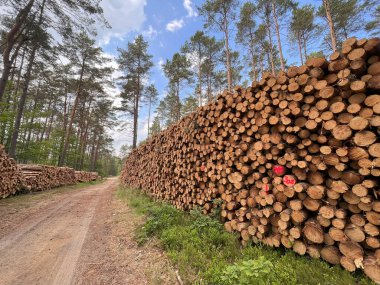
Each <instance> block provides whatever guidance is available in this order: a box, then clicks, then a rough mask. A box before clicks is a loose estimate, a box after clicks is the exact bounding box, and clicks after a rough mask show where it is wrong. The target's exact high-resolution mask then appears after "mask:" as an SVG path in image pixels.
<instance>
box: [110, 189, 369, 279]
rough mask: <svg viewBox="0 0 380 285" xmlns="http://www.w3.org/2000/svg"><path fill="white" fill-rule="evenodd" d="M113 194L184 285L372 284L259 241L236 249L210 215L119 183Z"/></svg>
mask: <svg viewBox="0 0 380 285" xmlns="http://www.w3.org/2000/svg"><path fill="white" fill-rule="evenodd" d="M117 196H118V198H119V199H120V200H122V201H125V202H126V203H127V204H128V205H129V206H130V207H131V208H133V209H134V211H135V212H136V213H138V214H140V215H146V217H147V219H146V222H145V224H144V225H143V226H142V227H140V228H138V229H137V230H136V239H137V241H138V242H139V243H140V244H144V243H145V242H146V241H148V240H149V239H151V238H158V240H159V241H160V244H161V246H162V248H163V249H164V250H165V251H166V254H167V256H168V257H169V259H170V260H171V261H172V262H173V264H174V265H175V266H176V267H177V268H178V270H179V274H180V276H181V278H182V279H183V281H184V283H185V284H195V285H196V284H198V285H201V284H212V285H246V284H247V285H248V284H254V285H256V284H263V285H264V284H286V285H292V284H294V285H295V284H297V285H298V284H307V285H314V284H315V285H317V284H321V285H322V284H323V285H325V284H334V285H335V284H336V285H348V284H374V283H372V282H371V281H370V280H369V279H368V278H366V277H365V276H364V275H363V274H362V273H355V274H350V273H349V272H348V271H345V270H344V269H342V268H341V267H340V266H330V265H329V264H327V263H326V262H323V261H321V260H315V259H312V258H310V257H308V256H299V255H297V254H295V253H294V252H293V251H290V250H282V249H272V248H270V247H267V246H264V245H261V244H251V245H249V246H247V247H242V246H241V244H240V242H239V239H238V236H237V235H235V234H231V233H227V232H226V231H224V229H223V224H222V223H221V222H220V221H219V220H218V219H217V218H216V217H213V216H205V215H202V214H201V212H200V211H199V210H192V211H190V212H189V213H187V212H183V211H179V210H177V209H175V208H174V207H172V206H170V205H168V204H166V203H163V202H155V201H153V200H152V199H150V198H149V197H148V196H147V195H145V194H144V193H143V192H142V191H139V190H131V189H126V188H123V187H119V189H118V192H117Z"/></svg>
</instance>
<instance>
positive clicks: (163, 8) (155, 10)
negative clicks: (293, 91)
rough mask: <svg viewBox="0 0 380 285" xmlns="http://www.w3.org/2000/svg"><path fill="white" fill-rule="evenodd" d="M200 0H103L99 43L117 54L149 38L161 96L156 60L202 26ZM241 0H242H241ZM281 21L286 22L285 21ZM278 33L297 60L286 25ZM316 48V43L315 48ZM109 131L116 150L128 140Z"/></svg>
mask: <svg viewBox="0 0 380 285" xmlns="http://www.w3.org/2000/svg"><path fill="white" fill-rule="evenodd" d="M203 2H204V1H202V0H103V2H102V6H103V8H104V12H105V17H106V19H107V20H108V21H109V23H110V24H111V26H112V29H109V30H104V29H99V35H98V40H99V44H100V45H101V46H102V47H103V49H104V51H105V52H106V53H107V54H108V55H109V56H110V57H112V56H117V48H118V47H121V48H126V47H127V43H128V42H129V41H133V39H134V38H135V37H136V36H137V35H138V34H142V35H143V36H144V38H145V39H146V40H147V41H148V42H149V52H150V54H152V55H153V62H154V65H155V66H154V67H153V68H152V70H151V74H150V81H151V82H153V83H154V84H155V85H156V88H157V89H158V91H159V93H160V98H163V97H164V95H165V88H166V86H167V80H166V78H165V76H164V75H163V73H162V70H161V68H160V64H161V63H162V62H164V61H165V60H166V59H170V58H171V57H172V56H173V54H174V53H176V52H178V51H179V50H180V48H181V46H182V45H183V44H184V43H185V41H186V40H188V39H189V38H190V37H191V36H192V35H193V34H194V33H195V32H196V31H197V30H200V29H203V19H202V17H200V16H198V15H197V13H198V12H197V8H196V7H197V6H201V5H202V3H203ZM241 2H244V1H243V0H241ZM299 2H300V4H313V5H320V4H321V2H322V1H320V0H318V1H309V0H302V1H299ZM238 10H239V9H237V11H238ZM283 24H284V25H286V22H285V23H283ZM326 27H327V25H326ZM235 32H236V31H235ZM209 34H210V35H215V36H216V37H217V38H219V39H222V35H220V34H216V33H215V32H209ZM281 36H282V42H283V51H284V55H285V58H287V60H288V64H299V62H298V53H297V49H296V46H293V47H292V46H289V44H288V43H289V41H288V40H287V35H286V28H284V29H283V30H282V33H281ZM274 41H276V39H274ZM232 49H233V50H235V49H238V50H239V51H240V52H242V51H243V49H242V47H240V46H235V44H234V33H233V35H232ZM319 49H320V46H319V43H318V44H317V45H316V48H315V50H319ZM115 66H116V65H115ZM115 76H117V73H116V74H115ZM245 79H246V78H245ZM190 91H191V89H185V90H184V92H183V94H182V97H184V96H186V95H189V92H190ZM112 93H114V94H113V96H116V94H117V90H113V91H112ZM116 101H117V100H116ZM140 112H141V113H140V122H139V135H138V138H139V141H141V140H143V139H145V138H146V136H147V108H146V107H142V109H141V111H140ZM112 135H113V137H114V140H115V143H114V146H115V148H116V150H118V149H119V148H120V146H121V145H122V144H126V143H131V133H129V132H127V131H121V132H120V131H114V132H113V133H112Z"/></svg>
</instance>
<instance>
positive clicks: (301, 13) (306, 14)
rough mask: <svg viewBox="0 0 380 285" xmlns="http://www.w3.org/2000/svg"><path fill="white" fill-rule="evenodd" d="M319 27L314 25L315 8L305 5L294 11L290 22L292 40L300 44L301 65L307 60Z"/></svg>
mask: <svg viewBox="0 0 380 285" xmlns="http://www.w3.org/2000/svg"><path fill="white" fill-rule="evenodd" d="M316 32H317V25H316V24H315V23H314V7H313V6H312V5H305V6H302V7H300V8H295V9H293V14H292V19H291V22H290V34H291V38H292V39H295V40H296V41H297V43H298V51H299V56H300V60H301V65H303V64H304V62H305V61H306V60H307V47H308V44H309V42H310V40H311V39H312V37H315V36H316Z"/></svg>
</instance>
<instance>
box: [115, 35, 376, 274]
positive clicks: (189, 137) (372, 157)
mask: <svg viewBox="0 0 380 285" xmlns="http://www.w3.org/2000/svg"><path fill="white" fill-rule="evenodd" d="M379 92H380V39H379V38H374V39H369V40H367V39H360V40H358V39H356V38H350V39H348V40H346V41H345V42H344V44H343V47H342V50H341V51H340V52H335V53H333V54H332V55H331V56H330V60H326V59H325V58H310V59H308V60H307V62H306V65H303V66H300V67H290V68H289V69H288V70H287V72H280V73H279V74H277V76H272V75H271V74H269V73H266V74H264V75H263V78H262V79H261V80H260V81H255V82H253V83H252V86H250V87H248V88H245V89H244V88H241V87H236V88H235V89H234V92H226V91H225V92H224V93H223V94H221V95H220V96H218V98H217V99H216V100H215V101H214V102H211V103H210V104H208V105H207V106H204V107H201V108H199V109H198V110H197V112H195V113H193V114H191V115H189V116H187V117H185V118H183V119H182V120H181V121H180V122H178V123H177V124H175V125H173V126H171V127H169V128H168V129H166V130H165V131H163V132H161V133H159V134H158V135H156V136H154V137H152V138H151V139H149V140H148V141H147V142H146V143H145V144H143V145H142V146H140V147H139V148H137V149H135V150H133V152H132V153H131V154H130V156H129V157H128V159H127V160H126V162H125V165H124V169H123V173H122V176H121V180H122V182H123V183H124V184H125V185H128V186H129V187H134V188H141V189H144V191H146V192H147V193H149V194H150V195H151V196H153V197H154V198H156V199H160V200H166V201H169V202H170V203H172V204H173V205H175V206H176V207H177V208H180V209H185V210H187V209H191V208H193V207H196V206H200V207H202V208H203V211H204V213H209V212H210V211H211V210H212V209H213V207H215V204H216V203H214V202H215V200H222V205H221V207H222V211H221V215H222V217H223V218H224V219H225V228H226V230H228V231H237V232H239V233H240V235H241V239H242V241H243V242H244V243H246V242H247V241H248V240H254V241H259V240H260V241H262V242H264V243H265V244H267V245H269V246H273V247H280V246H282V247H285V248H289V249H293V250H294V251H295V252H297V253H298V254H301V255H304V254H308V255H310V256H311V257H314V258H322V259H324V260H326V261H327V262H329V263H331V264H341V265H342V266H343V267H344V268H345V269H347V270H349V271H355V270H356V269H358V268H363V269H364V272H365V273H366V274H367V275H368V276H369V277H370V278H372V279H373V280H375V281H376V282H380V276H379V275H380V238H379V226H380V201H379V199H378V198H379V195H380V188H379V182H380V181H379V176H380V139H379V135H380V95H379Z"/></svg>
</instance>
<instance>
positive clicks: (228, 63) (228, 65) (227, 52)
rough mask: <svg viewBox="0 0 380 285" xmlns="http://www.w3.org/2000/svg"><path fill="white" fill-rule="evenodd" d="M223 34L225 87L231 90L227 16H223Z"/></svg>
mask: <svg viewBox="0 0 380 285" xmlns="http://www.w3.org/2000/svg"><path fill="white" fill-rule="evenodd" d="M224 35H225V41H224V42H225V47H226V67H227V89H228V91H231V87H232V74H231V56H230V47H229V38H228V37H229V35H228V22H227V17H226V16H225V18H224Z"/></svg>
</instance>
